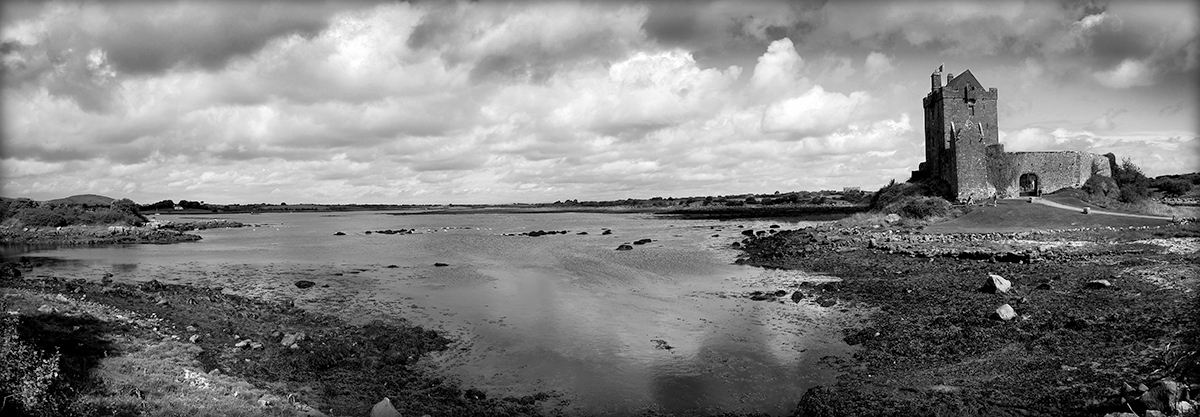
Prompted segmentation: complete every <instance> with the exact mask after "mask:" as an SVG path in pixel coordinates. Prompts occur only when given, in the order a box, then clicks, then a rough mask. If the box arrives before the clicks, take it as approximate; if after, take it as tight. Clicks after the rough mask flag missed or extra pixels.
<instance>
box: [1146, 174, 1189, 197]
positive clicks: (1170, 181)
mask: <svg viewBox="0 0 1200 417" xmlns="http://www.w3.org/2000/svg"><path fill="white" fill-rule="evenodd" d="M1150 186H1152V187H1154V188H1157V189H1159V191H1162V192H1163V193H1165V194H1167V195H1168V196H1181V195H1184V194H1187V193H1188V191H1191V190H1192V182H1191V181H1188V180H1185V179H1183V178H1155V179H1154V180H1153V181H1150Z"/></svg>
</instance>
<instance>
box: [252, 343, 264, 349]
mask: <svg viewBox="0 0 1200 417" xmlns="http://www.w3.org/2000/svg"><path fill="white" fill-rule="evenodd" d="M262 348H263V344H262V343H258V342H250V349H262Z"/></svg>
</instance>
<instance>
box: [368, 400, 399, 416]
mask: <svg viewBox="0 0 1200 417" xmlns="http://www.w3.org/2000/svg"><path fill="white" fill-rule="evenodd" d="M370 417H401V415H400V411H399V410H397V409H396V407H395V406H393V405H392V400H391V399H390V398H388V397H383V400H380V401H379V402H377V403H375V406H374V407H371V415H370Z"/></svg>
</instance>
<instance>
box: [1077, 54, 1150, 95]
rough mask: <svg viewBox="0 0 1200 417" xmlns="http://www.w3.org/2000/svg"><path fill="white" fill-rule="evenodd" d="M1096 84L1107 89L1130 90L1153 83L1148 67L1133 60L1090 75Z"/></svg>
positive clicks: (1127, 60)
mask: <svg viewBox="0 0 1200 417" xmlns="http://www.w3.org/2000/svg"><path fill="white" fill-rule="evenodd" d="M1092 77H1093V78H1095V79H1096V81H1097V82H1099V83H1100V84H1103V85H1104V86H1105V87H1109V88H1118V89H1119V88H1130V87H1140V86H1146V85H1151V84H1153V83H1154V77H1153V74H1152V73H1151V72H1150V67H1149V66H1147V65H1146V63H1145V62H1142V61H1138V60H1135V59H1126V60H1124V61H1121V63H1120V64H1118V65H1117V66H1116V67H1113V68H1112V69H1109V70H1102V71H1097V72H1093V73H1092Z"/></svg>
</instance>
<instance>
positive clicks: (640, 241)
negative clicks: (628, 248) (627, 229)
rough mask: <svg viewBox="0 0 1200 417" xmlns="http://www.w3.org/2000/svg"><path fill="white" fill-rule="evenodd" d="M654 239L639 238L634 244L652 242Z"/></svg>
mask: <svg viewBox="0 0 1200 417" xmlns="http://www.w3.org/2000/svg"><path fill="white" fill-rule="evenodd" d="M653 241H654V240H652V239H638V240H636V241H634V242H633V244H635V245H645V244H647V243H650V242H653Z"/></svg>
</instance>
